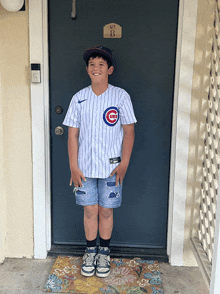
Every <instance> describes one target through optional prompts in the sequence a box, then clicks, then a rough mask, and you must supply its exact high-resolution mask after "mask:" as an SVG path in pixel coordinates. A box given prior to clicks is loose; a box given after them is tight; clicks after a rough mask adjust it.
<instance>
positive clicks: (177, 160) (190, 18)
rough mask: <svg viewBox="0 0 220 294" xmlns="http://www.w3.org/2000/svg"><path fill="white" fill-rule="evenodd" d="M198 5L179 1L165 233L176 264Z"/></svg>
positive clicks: (182, 213)
mask: <svg viewBox="0 0 220 294" xmlns="http://www.w3.org/2000/svg"><path fill="white" fill-rule="evenodd" d="M197 8H198V0H195V1H191V0H180V2H179V22H178V35H177V50H176V72H175V87H174V104H173V126H172V142H171V167H170V191H169V211H168V213H169V217H168V237H167V252H168V256H169V260H170V263H171V265H177V266H181V265H183V250H184V231H185V207H186V191H187V190H186V189H187V168H188V154H189V132H190V112H191V93H192V87H193V85H192V82H193V65H194V52H195V40H196V25H197ZM186 85H187V86H186Z"/></svg>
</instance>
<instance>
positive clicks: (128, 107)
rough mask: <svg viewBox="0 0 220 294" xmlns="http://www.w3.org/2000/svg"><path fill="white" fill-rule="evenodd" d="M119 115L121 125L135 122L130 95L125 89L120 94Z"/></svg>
mask: <svg viewBox="0 0 220 294" xmlns="http://www.w3.org/2000/svg"><path fill="white" fill-rule="evenodd" d="M119 117H120V120H121V124H122V125H129V124H133V123H136V122H137V120H136V117H135V114H134V109H133V105H132V102H131V98H130V95H129V94H128V93H127V92H126V91H124V94H123V96H122V103H121V106H120V108H119Z"/></svg>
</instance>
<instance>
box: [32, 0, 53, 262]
mask: <svg viewBox="0 0 220 294" xmlns="http://www.w3.org/2000/svg"><path fill="white" fill-rule="evenodd" d="M47 20H48V17H47V1H46V0H30V1H29V38H30V64H31V63H40V64H41V83H39V84H34V83H31V110H32V158H33V210H34V257H35V258H39V259H44V258H46V257H47V251H48V250H49V249H50V246H51V211H50V156H49V154H50V140H49V134H50V130H49V86H48V85H49V75H48V71H49V64H48V25H47V23H48V21H47Z"/></svg>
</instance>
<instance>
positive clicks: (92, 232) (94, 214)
mask: <svg viewBox="0 0 220 294" xmlns="http://www.w3.org/2000/svg"><path fill="white" fill-rule="evenodd" d="M84 229H85V235H86V243H87V248H86V253H85V254H84V256H83V265H82V268H81V274H82V275H83V276H86V277H91V276H93V275H94V273H95V268H96V254H97V247H96V239H97V231H98V204H95V205H89V206H84Z"/></svg>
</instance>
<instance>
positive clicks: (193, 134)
mask: <svg viewBox="0 0 220 294" xmlns="http://www.w3.org/2000/svg"><path fill="white" fill-rule="evenodd" d="M214 4H215V1H214V0H207V1H204V0H199V1H198V15H197V32H196V44H195V56H194V58H195V61H194V68H193V90H192V103H191V115H190V137H189V158H188V179H187V200H186V222H185V242H184V257H183V258H184V265H189V266H190V265H194V264H195V265H196V263H195V259H194V255H193V253H192V249H191V245H190V241H189V239H190V237H191V236H192V237H196V226H197V223H196V213H197V212H198V210H197V207H198V205H199V196H200V193H201V190H200V187H201V180H200V177H201V167H202V162H201V154H202V152H203V147H202V146H203V141H204V127H205V109H206V108H207V107H206V104H207V97H208V89H209V71H210V67H209V64H210V58H211V57H210V55H211V45H212V43H211V42H212V28H213V21H214ZM194 207H195V209H194ZM192 224H193V226H192Z"/></svg>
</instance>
